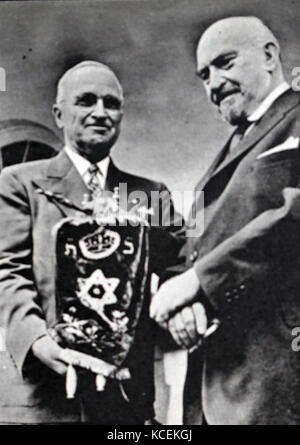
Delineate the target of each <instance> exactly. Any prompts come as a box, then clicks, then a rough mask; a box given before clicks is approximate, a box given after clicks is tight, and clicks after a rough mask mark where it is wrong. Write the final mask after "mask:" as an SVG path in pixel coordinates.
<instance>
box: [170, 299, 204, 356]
mask: <svg viewBox="0 0 300 445" xmlns="http://www.w3.org/2000/svg"><path fill="white" fill-rule="evenodd" d="M206 329H207V318H206V313H205V309H204V307H203V305H202V304H201V303H198V302H197V303H194V304H193V305H192V306H188V307H185V308H183V309H182V310H181V311H179V312H177V314H175V315H174V316H173V317H172V318H170V320H169V322H168V330H169V332H170V334H171V335H172V337H173V340H174V341H175V342H176V343H177V344H178V346H180V347H181V348H186V349H189V348H191V347H192V346H194V345H195V344H197V343H198V342H199V340H200V339H201V337H202V336H203V335H204V334H205V331H206Z"/></svg>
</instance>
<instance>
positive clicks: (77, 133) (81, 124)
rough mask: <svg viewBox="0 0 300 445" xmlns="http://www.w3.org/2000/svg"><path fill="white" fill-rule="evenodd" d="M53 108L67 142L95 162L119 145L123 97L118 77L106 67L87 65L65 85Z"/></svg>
mask: <svg viewBox="0 0 300 445" xmlns="http://www.w3.org/2000/svg"><path fill="white" fill-rule="evenodd" d="M62 88H63V93H62V94H61V95H60V96H61V97H60V100H59V103H58V104H56V105H55V106H54V108H53V111H54V114H55V118H56V123H57V125H58V127H59V128H62V129H63V131H64V137H65V142H66V143H67V144H68V145H70V147H71V148H72V149H74V150H76V151H77V152H78V153H79V154H80V155H82V156H83V157H85V158H87V159H88V160H89V161H91V162H98V161H99V160H101V159H103V158H104V157H106V156H107V155H108V154H109V152H110V149H111V147H112V146H113V144H114V143H115V142H116V140H117V138H118V136H119V132H120V124H121V120H122V115H123V94H122V91H121V87H120V85H119V83H118V81H117V79H116V77H115V75H114V74H113V73H112V72H111V71H110V70H109V69H108V68H105V67H103V68H102V67H97V66H84V67H79V68H78V69H76V70H75V71H73V72H71V73H70V74H69V75H68V77H67V79H66V80H65V81H64V83H63V87H62Z"/></svg>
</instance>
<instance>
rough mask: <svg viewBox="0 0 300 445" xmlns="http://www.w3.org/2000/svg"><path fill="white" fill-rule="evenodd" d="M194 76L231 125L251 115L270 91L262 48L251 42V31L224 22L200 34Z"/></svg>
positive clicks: (266, 60) (266, 59) (268, 74)
mask: <svg viewBox="0 0 300 445" xmlns="http://www.w3.org/2000/svg"><path fill="white" fill-rule="evenodd" d="M231 25H232V24H231ZM247 31H248V32H247ZM249 34H250V35H249ZM251 34H252V35H251ZM197 74H198V76H199V77H200V78H201V79H202V80H203V83H204V87H205V90H206V93H207V95H208V97H209V98H210V100H211V101H212V102H213V104H214V105H216V106H217V107H218V110H219V112H220V113H221V115H222V116H223V118H224V119H225V120H226V121H228V122H229V123H230V124H231V125H238V124H239V123H240V122H241V121H242V120H243V119H244V118H245V117H248V116H249V115H250V114H251V113H253V112H254V111H255V109H256V108H257V107H258V106H259V104H260V103H261V102H262V101H263V100H264V98H265V97H266V96H267V95H268V94H269V93H270V92H271V91H272V88H273V85H272V73H271V72H270V66H269V63H268V55H267V53H266V48H265V45H263V44H259V43H258V41H256V40H255V39H254V37H253V32H252V33H249V30H245V31H244V32H243V30H241V29H235V27H234V26H228V23H226V26H222V24H220V23H218V24H216V25H212V26H211V27H210V28H209V29H208V30H207V31H206V33H205V34H204V35H203V37H202V39H201V40H200V42H199V45H198V49H197Z"/></svg>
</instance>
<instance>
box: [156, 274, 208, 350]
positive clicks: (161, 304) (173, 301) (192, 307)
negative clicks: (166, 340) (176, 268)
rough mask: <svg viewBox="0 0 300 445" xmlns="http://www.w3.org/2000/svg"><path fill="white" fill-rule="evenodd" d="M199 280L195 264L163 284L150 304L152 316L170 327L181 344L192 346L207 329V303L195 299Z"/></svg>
mask: <svg viewBox="0 0 300 445" xmlns="http://www.w3.org/2000/svg"><path fill="white" fill-rule="evenodd" d="M199 289H200V282H199V279H198V277H197V274H196V272H195V270H194V269H193V268H191V269H188V270H187V271H186V272H184V273H182V274H180V275H177V276H175V277H173V278H171V279H169V280H168V281H166V282H165V283H163V284H162V285H161V287H160V288H159V290H158V292H157V293H156V294H155V295H154V297H153V299H152V302H151V305H150V317H151V318H153V319H154V320H155V321H156V322H157V323H158V324H159V325H160V326H161V327H163V328H165V329H168V330H169V332H170V334H171V335H172V337H173V339H174V341H175V342H176V343H177V344H178V346H180V347H181V348H185V349H190V348H192V347H193V346H195V345H196V344H198V343H199V342H200V341H201V338H202V337H203V335H204V334H205V332H206V330H207V317H206V312H205V309H204V306H203V305H202V304H201V303H200V302H199V301H196V298H197V295H198V293H199Z"/></svg>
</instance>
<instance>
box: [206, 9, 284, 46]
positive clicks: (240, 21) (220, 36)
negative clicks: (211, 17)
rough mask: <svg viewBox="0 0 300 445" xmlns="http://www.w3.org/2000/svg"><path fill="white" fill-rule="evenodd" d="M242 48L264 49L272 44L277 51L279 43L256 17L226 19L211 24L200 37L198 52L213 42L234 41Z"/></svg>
mask: <svg viewBox="0 0 300 445" xmlns="http://www.w3.org/2000/svg"><path fill="white" fill-rule="evenodd" d="M235 39H236V41H239V42H240V44H241V45H243V46H245V47H246V46H251V45H252V46H259V47H261V48H262V47H264V46H265V45H266V44H268V43H273V44H274V45H276V46H277V47H278V49H279V43H278V40H277V39H276V37H275V36H274V34H273V33H272V31H271V30H270V29H269V28H268V27H267V26H266V25H265V24H264V23H263V22H262V21H261V20H260V19H258V18H257V17H228V18H226V19H222V20H219V21H217V22H215V23H213V24H212V25H211V26H210V27H209V28H208V29H207V30H206V31H205V32H204V34H203V35H202V37H201V39H200V42H199V47H198V50H201V49H202V48H205V45H206V44H207V43H208V42H210V44H211V42H213V41H220V40H223V41H225V42H228V41H232V40H235Z"/></svg>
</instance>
